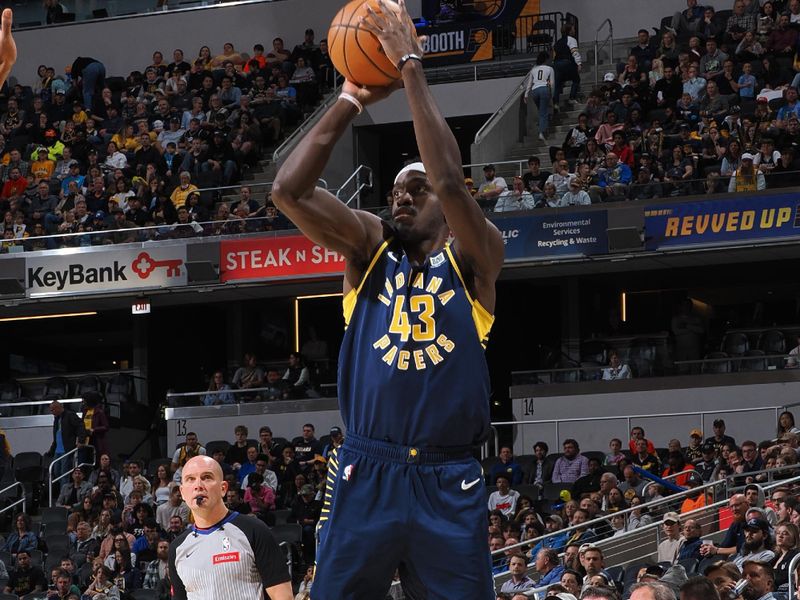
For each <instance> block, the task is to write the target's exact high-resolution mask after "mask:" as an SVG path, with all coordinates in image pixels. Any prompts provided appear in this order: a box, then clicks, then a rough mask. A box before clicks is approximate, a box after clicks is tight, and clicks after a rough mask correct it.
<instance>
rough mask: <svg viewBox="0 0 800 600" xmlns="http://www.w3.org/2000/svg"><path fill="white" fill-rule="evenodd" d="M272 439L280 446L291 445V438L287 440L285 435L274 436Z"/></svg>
mask: <svg viewBox="0 0 800 600" xmlns="http://www.w3.org/2000/svg"><path fill="white" fill-rule="evenodd" d="M272 441H273V442H275V443H276V444H278V446H280V447H281V448H284V447H286V446H288V445H289V440H287V439H286V438H284V437H274V438H272Z"/></svg>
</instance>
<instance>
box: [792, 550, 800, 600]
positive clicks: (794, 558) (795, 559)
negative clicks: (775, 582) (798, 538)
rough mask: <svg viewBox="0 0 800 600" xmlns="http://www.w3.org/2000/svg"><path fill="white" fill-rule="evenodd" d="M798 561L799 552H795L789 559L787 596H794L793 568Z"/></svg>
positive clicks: (799, 557)
mask: <svg viewBox="0 0 800 600" xmlns="http://www.w3.org/2000/svg"><path fill="white" fill-rule="evenodd" d="M798 562H800V554H795V555H794V557H792V560H790V561H789V598H794V593H795V589H796V587H797V586H796V584H795V582H794V570H795V569H796V568H797V564H798Z"/></svg>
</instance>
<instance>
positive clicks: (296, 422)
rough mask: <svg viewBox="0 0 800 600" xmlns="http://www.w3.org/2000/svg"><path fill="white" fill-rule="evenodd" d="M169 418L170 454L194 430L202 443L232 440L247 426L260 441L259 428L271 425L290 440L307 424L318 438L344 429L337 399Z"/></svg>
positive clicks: (197, 410)
mask: <svg viewBox="0 0 800 600" xmlns="http://www.w3.org/2000/svg"><path fill="white" fill-rule="evenodd" d="M166 417H167V451H168V452H173V451H174V450H175V446H176V445H177V444H179V443H181V442H184V441H185V440H186V434H187V433H188V432H190V431H193V432H195V433H196V434H197V437H198V439H199V440H200V443H201V444H202V443H204V442H210V441H213V440H232V439H233V429H234V428H235V427H236V426H237V425H246V426H247V428H248V430H249V437H250V438H251V439H258V429H259V427H263V426H264V425H268V426H269V428H270V429H272V434H273V436H275V437H285V438H287V439H289V440H291V439H292V438H294V437H297V436H298V435H300V434H301V433H302V432H303V425H304V424H305V423H312V424H313V425H314V427H315V429H316V432H317V438H321V437H322V436H323V435H327V434H328V432H329V431H330V429H331V427H333V426H337V427H342V418H341V416H340V415H339V409H338V402H337V401H336V400H335V399H324V400H298V401H285V402H268V403H256V404H243V405H239V406H202V407H200V406H198V407H190V408H176V409H168V410H167V415H166Z"/></svg>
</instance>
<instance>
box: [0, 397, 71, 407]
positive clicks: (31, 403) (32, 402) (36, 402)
mask: <svg viewBox="0 0 800 600" xmlns="http://www.w3.org/2000/svg"><path fill="white" fill-rule="evenodd" d="M53 402H59V403H60V404H80V403H81V402H83V398H64V399H62V398H53V399H52V400H26V401H24V402H3V403H2V404H0V408H6V407H8V408H14V407H16V406H42V405H44V404H52V403H53Z"/></svg>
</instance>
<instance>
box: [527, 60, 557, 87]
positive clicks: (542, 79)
mask: <svg viewBox="0 0 800 600" xmlns="http://www.w3.org/2000/svg"><path fill="white" fill-rule="evenodd" d="M555 78H556V72H555V71H553V67H550V66H548V65H536V66H535V67H533V68H532V69H531V89H532V90H535V89H536V88H539V87H544V86H546V85H549V86H550V88H552V87H553V86H554V85H555Z"/></svg>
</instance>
